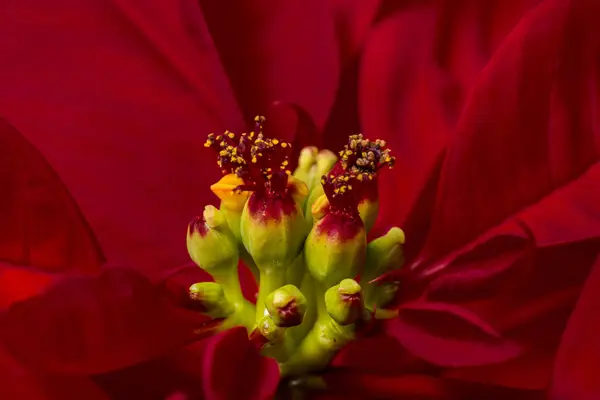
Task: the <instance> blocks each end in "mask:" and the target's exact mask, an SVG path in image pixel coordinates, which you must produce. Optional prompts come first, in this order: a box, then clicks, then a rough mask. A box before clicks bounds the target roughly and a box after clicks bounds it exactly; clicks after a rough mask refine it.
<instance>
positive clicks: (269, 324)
mask: <svg viewBox="0 0 600 400" xmlns="http://www.w3.org/2000/svg"><path fill="white" fill-rule="evenodd" d="M256 334H260V335H262V336H263V337H264V338H265V339H266V341H267V342H268V343H270V344H276V343H279V342H281V341H282V340H283V337H284V335H285V329H284V328H280V327H278V326H277V325H275V322H274V321H273V319H272V318H271V317H270V316H268V315H266V316H264V317H263V318H262V319H261V320H260V321H258V324H257V325H256V332H255V333H254V335H256Z"/></svg>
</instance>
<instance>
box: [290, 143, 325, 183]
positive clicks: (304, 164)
mask: <svg viewBox="0 0 600 400" xmlns="http://www.w3.org/2000/svg"><path fill="white" fill-rule="evenodd" d="M318 153H319V149H317V148H316V147H314V146H310V147H305V148H303V149H302V150H301V151H300V156H299V157H298V167H297V168H296V170H295V171H294V174H293V176H294V178H296V179H299V180H301V181H302V182H304V183H306V185H307V186H308V188H309V190H310V185H309V184H310V183H311V181H312V176H313V175H314V171H315V169H316V167H317V154H318Z"/></svg>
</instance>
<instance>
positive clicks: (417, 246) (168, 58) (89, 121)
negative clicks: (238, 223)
mask: <svg viewBox="0 0 600 400" xmlns="http://www.w3.org/2000/svg"><path fill="white" fill-rule="evenodd" d="M288 3H289V4H288ZM598 15H600V6H599V5H598V3H597V2H596V1H594V0H571V1H567V0H545V1H541V0H530V1H528V0H522V1H502V0H493V1H487V2H481V1H474V0H473V1H471V0H460V1H445V0H430V1H427V0H424V1H414V0H402V1H395V0H373V1H371V0H369V1H338V0H328V1H308V2H306V1H304V2H297V1H292V2H286V3H285V4H284V3H281V4H279V3H277V4H276V3H274V2H269V1H267V0H240V1H236V2H233V3H232V4H228V5H227V6H226V7H225V6H223V5H217V3H215V2H212V1H199V2H198V1H193V0H177V1H167V0H149V1H147V2H145V3H143V4H142V3H140V2H134V1H132V0H115V1H113V2H105V1H100V0H89V1H86V2H81V1H76V0H57V1H55V2H53V3H52V4H49V3H47V2H42V1H38V0H21V1H19V2H16V1H13V2H7V4H4V5H2V6H0V54H2V59H3V60H4V62H2V63H0V83H1V84H2V85H1V87H2V90H1V92H0V115H2V117H3V118H6V120H7V121H9V123H7V122H5V121H3V120H2V121H0V153H2V154H1V161H0V184H1V186H2V189H4V190H3V192H2V194H1V195H2V198H1V199H0V216H2V221H1V222H2V226H1V227H0V261H1V263H0V309H2V310H3V312H2V315H1V316H0V338H1V339H2V346H0V347H1V348H0V350H1V351H0V369H1V370H2V371H3V372H4V376H5V377H6V378H7V379H4V380H3V381H2V383H1V384H0V395H4V396H3V398H4V397H5V398H10V399H15V400H18V399H48V400H56V399H61V400H64V399H67V400H68V399H73V400H75V399H81V398H90V399H108V398H111V399H128V398H131V397H132V396H137V395H139V396H143V397H144V398H145V399H146V398H147V399H165V398H168V397H169V396H171V395H173V396H174V395H176V396H180V397H181V396H184V397H185V396H187V397H185V398H189V399H196V398H208V399H230V398H248V399H250V398H252V399H262V398H269V397H270V396H273V395H274V394H275V391H276V389H277V380H278V377H279V375H278V370H277V366H276V363H275V362H274V360H272V359H269V358H265V357H262V356H260V355H259V353H258V352H257V351H256V349H255V348H254V347H253V346H252V343H251V342H249V341H248V340H247V337H246V335H245V332H243V331H242V330H240V329H234V330H230V331H227V332H224V333H221V334H219V335H216V336H211V335H212V333H213V332H214V331H215V328H216V327H217V326H218V324H219V323H220V322H219V321H210V320H209V319H208V318H207V317H204V316H202V315H199V314H196V313H193V312H191V311H188V310H185V309H183V308H181V307H179V306H181V305H182V304H181V303H178V302H177V299H178V296H177V294H178V293H183V292H184V291H185V290H186V288H187V287H188V286H189V284H191V283H193V282H196V281H202V280H206V279H208V278H209V277H207V276H206V274H203V273H202V272H201V271H199V270H197V269H195V268H194V267H189V265H187V266H184V267H182V268H177V267H178V266H180V265H186V263H188V259H187V258H188V256H187V252H186V249H185V244H184V240H183V234H184V233H185V226H186V223H187V222H188V220H189V219H190V218H191V217H192V216H194V215H196V214H197V213H198V211H199V210H200V209H201V208H202V206H203V205H205V204H211V203H212V204H216V198H214V197H213V196H212V195H211V194H210V192H209V185H210V184H211V183H213V182H214V181H215V180H216V179H217V177H218V169H217V168H215V165H214V160H213V159H212V157H211V156H212V155H211V154H207V153H204V152H203V149H202V144H203V142H204V137H205V135H206V134H207V133H209V132H211V131H222V130H224V129H230V130H240V129H243V127H244V126H245V124H244V121H245V120H248V119H249V118H251V117H253V116H254V115H255V114H259V113H267V117H268V116H269V114H268V112H271V110H276V111H272V112H277V113H278V114H277V115H276V116H275V117H274V118H273V120H274V121H276V126H277V127H278V130H280V131H281V132H282V136H283V137H284V138H285V139H287V140H290V141H293V143H294V145H295V147H297V149H296V151H298V150H299V148H300V147H301V146H303V145H308V144H317V145H319V146H323V145H325V146H327V147H330V148H331V149H332V150H337V149H338V147H339V146H340V145H341V144H343V142H344V141H345V140H346V137H347V135H348V134H351V133H355V132H358V131H362V132H363V133H365V135H367V136H369V137H378V138H381V139H385V140H386V141H387V142H388V144H389V147H390V148H392V149H394V153H395V155H396V157H397V166H396V168H395V169H394V170H393V173H390V174H384V175H382V179H381V182H380V187H381V189H380V196H381V212H380V216H379V223H378V224H377V226H376V228H375V229H374V231H375V232H378V233H381V232H382V231H383V228H384V225H385V226H388V225H389V224H394V225H398V226H401V227H402V228H403V229H404V230H405V231H406V235H407V245H406V246H407V247H406V248H407V253H406V256H407V264H406V265H405V267H404V268H403V269H402V270H400V274H401V275H400V276H396V277H394V276H393V275H392V276H391V278H392V279H395V278H399V279H401V282H402V292H401V298H400V299H399V301H398V307H399V311H400V317H399V319H397V320H392V321H387V322H386V323H384V324H379V325H378V326H377V327H376V328H375V331H374V333H373V335H372V336H370V337H367V338H364V339H361V340H358V341H356V342H354V343H352V344H351V345H350V346H347V347H346V348H344V349H343V350H342V351H341V352H340V353H339V354H338V356H337V357H336V359H334V361H333V363H332V365H331V366H330V367H329V368H328V369H327V370H326V371H325V372H324V374H323V375H322V376H323V378H324V379H325V382H326V383H327V385H328V389H329V390H328V391H327V392H324V393H323V392H319V393H316V394H315V395H317V394H318V395H321V394H323V395H327V396H332V398H335V396H343V398H346V399H347V398H348V397H349V396H350V397H351V398H352V396H355V397H357V398H364V397H370V398H397V397H400V396H404V397H407V398H419V399H464V398H484V397H485V398H498V399H504V398H507V397H510V398H515V399H517V398H524V399H535V398H541V397H542V396H543V390H544V389H546V388H547V387H549V386H550V384H552V390H553V392H552V395H553V396H556V398H557V399H571V398H573V399H575V398H577V399H587V398H590V399H592V398H595V396H597V394H598V393H599V392H600V389H599V388H598V387H597V386H598V385H597V384H596V380H594V379H593V376H592V375H590V373H589V371H590V370H593V369H594V366H595V362H594V361H593V360H597V359H598V357H595V358H594V357H593V354H594V351H595V349H596V347H597V346H596V343H595V341H594V340H595V339H594V338H595V337H596V336H597V333H598V332H597V331H598V329H596V325H597V324H593V323H590V321H593V320H594V318H595V316H594V310H595V308H594V307H593V305H594V304H595V303H594V302H595V301H596V300H595V299H596V297H595V296H594V293H596V292H597V290H596V289H595V285H596V280H597V279H596V275H597V271H596V270H597V264H598V261H597V259H598V254H599V249H600V208H599V207H600V191H599V190H600V184H599V182H600V172H599V171H600V169H599V168H600V166H599V155H600V133H599V128H598V127H599V126H600V125H599V124H600V123H599V121H600V109H599V106H598V104H599V102H598V94H599V93H600V86H599V84H598V72H599V69H600V65H599V61H598V60H600V57H599V55H600V28H599V26H598V24H597V16H598ZM273 102H278V103H277V105H276V106H275V108H271V107H272V104H273ZM277 110H278V111H277ZM11 124H12V126H11ZM13 126H14V127H13ZM15 128H16V129H15ZM17 130H18V131H17ZM207 171H213V172H207ZM100 249H101V250H100ZM105 261H107V262H108V263H109V264H113V265H125V266H127V268H113V267H108V266H105V267H104V268H101V266H102V265H103V264H104V263H105ZM590 271H592V273H591V275H589V274H590ZM241 273H242V274H243V275H242V276H243V277H244V278H243V281H245V282H246V284H245V290H246V293H245V295H246V297H248V298H249V299H253V297H254V294H255V290H256V288H255V285H254V282H253V281H252V278H251V276H250V275H249V274H248V273H247V271H246V270H242V271H241ZM588 275H589V277H588ZM596 286H597V285H596ZM573 310H575V312H573ZM572 312H573V315H571V313H572ZM565 328H566V330H565ZM563 332H564V335H563ZM206 336H211V337H210V338H209V339H206V340H201V341H199V340H200V339H202V338H204V337H206ZM561 339H562V341H561ZM193 342H195V343H193ZM557 351H558V357H556V353H557ZM366 355H369V359H368V360H365V358H366ZM392 355H393V357H392ZM555 359H556V362H555ZM232 365H235V366H236V368H235V371H234V370H232V369H231V368H230V367H231V366H232ZM553 370H554V375H553V378H554V379H553V382H551V378H552V371H553ZM140 385H143V386H144V388H143V390H141V389H139V388H140ZM280 390H282V388H280ZM288 394H289V393H288ZM286 395H287V394H286V393H283V394H282V396H284V397H285V396H286ZM244 396H245V397H244ZM361 396H362V397H361ZM0 397H2V396H0Z"/></svg>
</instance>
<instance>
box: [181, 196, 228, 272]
mask: <svg viewBox="0 0 600 400" xmlns="http://www.w3.org/2000/svg"><path fill="white" fill-rule="evenodd" d="M187 249H188V253H189V255H190V257H191V259H192V260H193V261H194V262H195V263H196V264H197V265H198V266H199V267H200V268H202V269H203V270H205V271H206V272H208V273H209V274H213V273H214V272H218V271H219V270H225V269H231V268H233V267H235V266H237V262H238V245H237V243H236V241H235V238H234V236H233V234H232V233H231V230H230V229H229V226H228V224H227V221H226V219H225V217H224V215H223V214H222V213H221V212H220V211H219V210H217V209H216V208H215V207H213V206H206V207H205V208H204V212H203V214H202V217H196V218H195V219H194V220H193V221H192V222H190V224H189V225H188V231H187Z"/></svg>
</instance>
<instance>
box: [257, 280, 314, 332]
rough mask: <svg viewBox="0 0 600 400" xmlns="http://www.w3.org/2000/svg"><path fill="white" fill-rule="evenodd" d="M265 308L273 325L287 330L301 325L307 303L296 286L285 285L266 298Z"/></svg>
mask: <svg viewBox="0 0 600 400" xmlns="http://www.w3.org/2000/svg"><path fill="white" fill-rule="evenodd" d="M265 306H266V307H267V311H269V314H270V315H271V318H272V320H273V322H274V323H275V325H277V326H279V327H282V328H289V327H292V326H297V325H300V323H302V320H303V319H304V315H305V314H306V309H307V302H306V298H305V297H304V295H303V294H302V292H300V290H299V289H298V288H297V287H296V286H294V285H285V286H283V287H281V288H279V289H277V290H275V291H273V292H271V293H270V294H269V295H268V296H267V298H266V300H265Z"/></svg>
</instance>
